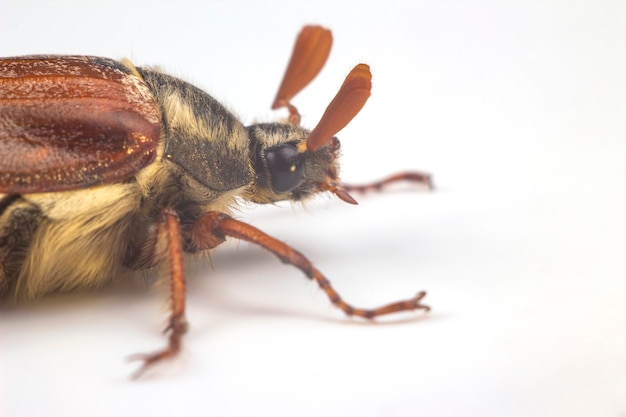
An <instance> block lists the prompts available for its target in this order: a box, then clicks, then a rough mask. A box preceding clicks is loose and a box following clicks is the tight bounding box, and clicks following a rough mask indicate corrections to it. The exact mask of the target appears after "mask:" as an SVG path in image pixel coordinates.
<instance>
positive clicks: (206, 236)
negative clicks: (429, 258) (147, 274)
mask: <svg viewBox="0 0 626 417" xmlns="http://www.w3.org/2000/svg"><path fill="white" fill-rule="evenodd" d="M190 237H191V240H192V243H193V244H194V245H195V246H196V247H197V248H198V249H202V248H205V247H213V246H215V242H216V240H218V241H223V240H225V239H226V237H232V238H235V239H240V240H244V241H246V242H250V243H254V244H256V245H259V246H261V247H263V248H265V249H267V250H269V251H270V252H272V253H273V254H274V255H276V256H278V258H280V260H281V261H283V262H285V263H288V264H291V265H293V266H295V267H296V268H298V269H300V270H301V271H302V272H304V274H305V275H306V276H307V277H308V278H311V279H313V280H315V281H316V282H317V284H318V285H319V286H320V288H321V289H322V290H323V291H324V292H325V293H326V295H327V296H328V298H329V299H330V301H331V302H332V303H333V304H334V305H335V306H337V307H339V308H340V309H341V310H343V312H344V313H346V314H347V315H349V316H358V317H363V318H365V319H373V318H374V317H378V316H384V315H386V314H392V313H397V312H401V311H410V310H417V309H421V310H426V311H428V310H430V307H428V306H426V305H423V304H421V303H420V302H421V300H422V298H424V297H425V296H426V293H425V292H424V291H422V292H420V293H418V294H417V295H416V296H415V297H413V298H411V299H409V300H404V301H398V302H395V303H391V304H387V305H385V306H382V307H378V308H373V309H363V308H356V307H353V306H351V305H350V304H348V303H346V302H345V301H343V299H342V298H341V297H340V296H339V294H338V293H337V291H335V290H334V288H333V287H332V286H331V284H330V282H329V281H328V280H327V279H326V277H324V275H323V274H322V273H321V272H320V271H319V270H318V269H317V268H315V267H314V266H313V264H312V263H311V262H310V261H309V260H308V259H307V258H306V257H305V256H304V255H303V254H301V253H300V252H298V251H297V250H295V249H293V248H291V247H290V246H288V245H287V244H286V243H283V242H281V241H280V240H278V239H275V238H273V237H271V236H269V235H267V234H265V233H263V232H262V231H260V230H259V229H257V228H255V227H253V226H251V225H249V224H247V223H243V222H241V221H239V220H235V219H233V218H232V217H230V216H228V215H226V214H223V213H219V212H208V213H206V214H204V215H203V216H202V217H200V218H199V219H198V220H197V221H196V223H195V224H194V225H193V229H192V233H191V236H190Z"/></svg>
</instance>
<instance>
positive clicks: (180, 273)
mask: <svg viewBox="0 0 626 417" xmlns="http://www.w3.org/2000/svg"><path fill="white" fill-rule="evenodd" d="M158 244H159V246H160V247H159V249H162V251H163V252H164V253H163V256H162V257H161V258H162V259H165V260H166V262H167V264H168V266H169V276H170V285H171V300H170V301H171V306H170V308H171V315H170V319H169V323H168V326H167V327H166V328H165V333H169V342H168V345H167V347H165V348H164V349H163V350H160V351H157V352H155V353H149V354H141V355H135V356H133V357H132V358H131V359H133V360H135V359H136V360H141V361H143V365H142V366H141V367H140V368H139V369H138V370H137V372H135V374H134V375H133V377H134V378H137V377H139V376H141V375H142V374H143V373H144V372H145V371H146V370H147V369H148V368H149V367H150V366H152V365H153V364H155V363H157V362H159V361H161V360H163V359H166V358H170V357H173V356H176V354H178V352H179V351H180V348H181V342H182V337H183V335H184V334H185V332H186V331H187V321H186V320H185V276H184V270H183V249H182V239H181V233H180V223H179V219H178V215H177V214H176V212H175V211H174V210H172V209H166V210H164V211H163V214H162V219H161V223H160V224H159V230H158ZM159 252H161V250H159Z"/></svg>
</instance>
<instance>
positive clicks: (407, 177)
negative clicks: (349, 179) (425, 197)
mask: <svg viewBox="0 0 626 417" xmlns="http://www.w3.org/2000/svg"><path fill="white" fill-rule="evenodd" d="M404 181H406V182H413V183H417V184H420V185H423V186H425V187H427V188H428V189H433V188H434V185H433V180H432V177H431V175H430V174H427V173H424V172H415V171H410V172H399V173H397V174H395V175H391V176H389V177H387V178H384V179H382V180H380V181H375V182H372V183H369V184H341V188H342V189H344V190H345V191H348V192H357V193H365V192H368V191H380V190H381V189H383V188H384V187H385V186H387V185H389V184H392V183H395V182H404Z"/></svg>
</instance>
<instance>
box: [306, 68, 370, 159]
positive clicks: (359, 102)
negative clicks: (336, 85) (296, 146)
mask: <svg viewBox="0 0 626 417" xmlns="http://www.w3.org/2000/svg"><path fill="white" fill-rule="evenodd" d="M371 90H372V73H371V72H370V67H369V65H366V64H359V65H357V66H356V67H354V68H353V69H352V71H350V74H348V76H347V77H346V80H345V81H344V82H343V85H342V86H341V88H340V89H339V92H338V93H337V95H336V96H335V98H333V101H331V102H330V104H329V105H328V107H327V108H326V111H325V112H324V114H323V115H322V118H321V119H320V121H319V123H318V124H317V126H315V129H313V130H312V131H311V133H310V134H309V137H308V138H307V141H306V147H307V149H308V150H309V151H315V150H317V149H319V148H320V147H322V146H323V145H324V144H325V143H326V142H328V141H329V140H330V139H332V137H333V136H334V135H335V134H336V133H337V132H339V131H340V130H341V129H343V128H344V127H346V125H347V124H348V123H350V121H351V120H352V119H353V118H354V116H356V115H357V114H358V113H359V111H361V109H362V108H363V106H364V105H365V102H366V101H367V99H368V98H369V96H370V92H371Z"/></svg>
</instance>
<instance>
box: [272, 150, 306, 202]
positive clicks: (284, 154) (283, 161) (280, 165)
mask: <svg viewBox="0 0 626 417" xmlns="http://www.w3.org/2000/svg"><path fill="white" fill-rule="evenodd" d="M265 158H266V159H267V165H268V167H269V171H270V176H271V177H272V189H273V190H274V191H275V192H277V193H286V192H289V191H291V190H293V189H294V188H296V187H297V186H298V185H300V183H301V182H302V180H303V179H304V160H303V158H302V154H300V153H299V152H298V150H297V149H296V147H295V146H293V145H279V146H274V147H273V148H270V149H268V151H267V153H266V154H265Z"/></svg>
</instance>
